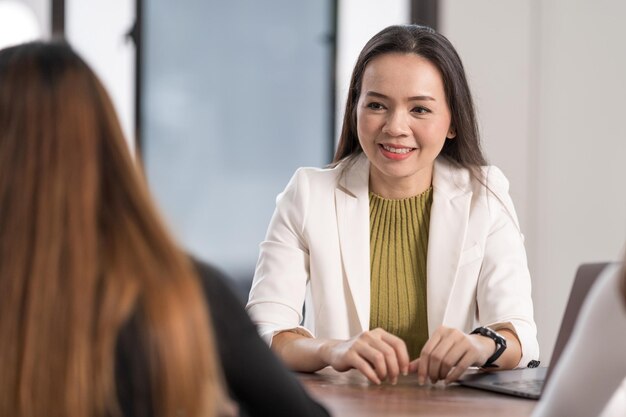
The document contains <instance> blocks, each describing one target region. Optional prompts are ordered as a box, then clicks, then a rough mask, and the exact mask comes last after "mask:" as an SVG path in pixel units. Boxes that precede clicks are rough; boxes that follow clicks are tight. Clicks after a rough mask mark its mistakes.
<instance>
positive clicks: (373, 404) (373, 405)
mask: <svg viewBox="0 0 626 417" xmlns="http://www.w3.org/2000/svg"><path fill="white" fill-rule="evenodd" d="M298 378H299V379H300V381H301V382H302V383H303V384H304V386H305V388H306V390H307V391H308V392H309V393H310V394H311V395H312V396H313V397H314V398H315V399H317V400H318V401H319V402H320V403H322V404H324V405H325V406H326V408H328V409H329V411H330V412H331V413H332V415H333V416H334V417H369V416H376V417H383V416H385V417H386V416H394V417H395V416H398V417H400V416H411V417H415V416H424V417H425V416H437V417H446V416H463V417H490V416H494V417H495V416H497V417H528V416H530V415H531V413H532V410H533V408H534V407H535V404H536V401H534V400H527V399H522V398H516V397H511V396H507V395H502V394H496V393H490V392H487V391H482V390H477V389H473V388H467V387H462V386H460V385H457V384H452V385H450V386H448V387H446V386H445V385H444V384H443V383H438V384H435V385H424V386H421V387H420V386H419V385H418V383H417V377H416V376H415V375H409V376H406V377H401V378H400V379H399V381H398V384H397V385H391V384H387V383H383V384H382V385H379V386H378V385H374V384H370V383H368V382H367V380H366V378H365V377H364V376H362V375H361V374H360V373H358V372H357V371H356V370H352V371H348V372H344V373H339V372H336V371H334V370H332V369H330V368H326V369H323V370H322V371H319V372H317V373H315V374H298Z"/></svg>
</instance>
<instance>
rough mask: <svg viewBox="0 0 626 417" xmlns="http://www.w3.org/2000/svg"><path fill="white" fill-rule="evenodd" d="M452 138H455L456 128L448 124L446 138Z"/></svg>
mask: <svg viewBox="0 0 626 417" xmlns="http://www.w3.org/2000/svg"><path fill="white" fill-rule="evenodd" d="M454 138H456V129H455V128H454V127H452V126H450V129H448V134H447V135H446V139H454Z"/></svg>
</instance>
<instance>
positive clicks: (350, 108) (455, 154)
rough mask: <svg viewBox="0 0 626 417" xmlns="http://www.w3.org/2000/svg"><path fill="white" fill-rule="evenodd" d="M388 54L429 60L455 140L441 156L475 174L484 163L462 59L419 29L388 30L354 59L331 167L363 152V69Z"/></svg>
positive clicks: (440, 37)
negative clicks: (360, 126)
mask: <svg viewBox="0 0 626 417" xmlns="http://www.w3.org/2000/svg"><path fill="white" fill-rule="evenodd" d="M387 53H407V54H409V53H413V54H417V55H419V56H421V57H424V58H426V59H428V60H429V61H430V62H432V63H433V64H434V65H435V66H436V67H437V68H438V69H439V72H440V73H441V77H442V78H443V85H444V91H445V94H446V101H447V103H448V106H449V108H450V114H451V125H452V127H453V128H454V130H455V132H456V137H455V138H454V139H446V141H445V144H444V146H443V149H442V151H441V153H442V154H443V155H445V156H446V157H448V159H450V160H451V161H452V162H454V163H456V164H458V165H460V166H463V167H465V168H468V169H470V170H471V171H472V172H474V173H477V172H478V169H477V168H478V167H480V166H482V165H485V164H486V161H485V158H484V156H483V154H482V151H481V147H480V138H479V134H478V125H477V123H476V116H475V114H474V104H473V102H472V95H471V93H470V89H469V86H468V84H467V80H466V78H465V70H464V69H463V64H462V62H461V58H459V55H458V54H457V53H456V51H455V49H454V47H453V46H452V44H451V43H450V41H448V39H446V38H445V37H444V36H443V35H441V34H439V33H437V32H435V31H434V30H433V29H431V28H429V27H425V26H418V25H401V26H389V27H387V28H385V29H383V30H382V31H380V32H378V33H377V34H376V35H374V37H373V38H372V39H370V40H369V42H367V44H366V45H365V47H364V48H363V50H362V51H361V53H360V55H359V58H358V59H357V62H356V65H355V66H354V71H353V72H352V78H351V80H350V89H349V90H348V99H347V101H346V109H345V114H344V118H343V126H342V129H341V136H340V137H339V145H338V147H337V151H336V153H335V158H334V160H333V163H334V164H337V163H339V162H340V161H341V160H343V159H345V158H348V157H351V156H354V155H357V154H359V153H361V152H362V151H363V150H362V149H361V145H360V144H359V138H358V136H357V117H356V110H357V103H358V101H359V96H360V95H361V84H362V81H363V73H364V71H365V67H366V66H367V64H368V63H370V62H371V61H372V60H373V59H374V58H376V57H377V56H379V55H382V54H387Z"/></svg>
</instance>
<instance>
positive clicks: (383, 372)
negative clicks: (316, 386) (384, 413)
mask: <svg viewBox="0 0 626 417" xmlns="http://www.w3.org/2000/svg"><path fill="white" fill-rule="evenodd" d="M333 351H334V352H333V354H332V357H333V359H332V361H331V363H330V365H331V366H332V367H333V368H335V369H336V370H338V371H345V370H347V369H350V368H355V369H358V370H359V371H360V372H361V373H362V374H363V375H365V376H366V377H367V379H369V380H370V381H372V382H373V383H375V384H380V383H381V381H383V380H385V379H388V380H389V381H390V382H391V383H392V384H395V383H397V381H398V375H399V374H400V373H401V372H402V373H404V374H407V373H408V370H409V355H408V351H407V349H406V345H405V343H404V341H403V340H402V339H400V338H398V337H396V336H394V335H392V334H390V333H388V332H386V331H385V330H383V329H374V330H371V331H366V332H363V333H361V334H360V335H358V336H357V337H355V338H353V339H351V340H348V341H346V342H342V343H340V344H337V345H336V346H334V347H333Z"/></svg>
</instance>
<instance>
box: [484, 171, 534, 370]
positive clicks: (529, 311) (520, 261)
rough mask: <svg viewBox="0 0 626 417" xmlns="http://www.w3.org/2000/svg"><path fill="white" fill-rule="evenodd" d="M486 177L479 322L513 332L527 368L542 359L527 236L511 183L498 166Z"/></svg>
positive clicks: (522, 363)
mask: <svg viewBox="0 0 626 417" xmlns="http://www.w3.org/2000/svg"><path fill="white" fill-rule="evenodd" d="M486 178H487V182H486V187H483V188H484V192H485V193H486V198H487V204H488V210H489V215H490V216H491V221H490V230H489V231H488V236H487V238H486V243H485V248H484V258H483V264H482V267H481V271H480V276H479V280H478V288H477V302H478V307H479V308H478V319H479V320H478V321H479V322H480V323H484V324H485V325H495V324H499V325H501V326H502V327H508V328H510V329H511V330H513V331H514V332H515V334H516V335H517V337H518V339H519V341H520V344H521V348H522V358H521V360H520V361H519V363H518V367H526V366H527V365H528V363H529V362H530V361H531V360H538V359H539V344H538V343H537V326H536V325H535V321H534V319H533V303H532V294H531V279H530V273H529V271H528V265H527V262H526V250H525V249H524V236H523V235H522V233H521V231H520V228H519V223H518V220H517V215H516V213H515V209H514V207H513V202H512V200H511V197H510V196H509V193H508V189H509V184H508V180H507V179H506V177H505V176H504V174H502V172H501V171H500V170H499V169H498V168H496V167H489V169H488V171H487V176H486ZM502 327H500V328H502Z"/></svg>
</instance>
